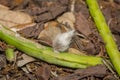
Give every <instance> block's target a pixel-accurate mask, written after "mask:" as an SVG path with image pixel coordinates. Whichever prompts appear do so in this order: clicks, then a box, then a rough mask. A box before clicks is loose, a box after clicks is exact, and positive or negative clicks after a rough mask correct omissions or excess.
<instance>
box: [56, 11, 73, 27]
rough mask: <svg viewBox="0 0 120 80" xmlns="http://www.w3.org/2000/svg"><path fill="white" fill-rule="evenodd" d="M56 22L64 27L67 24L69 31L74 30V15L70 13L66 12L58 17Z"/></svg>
mask: <svg viewBox="0 0 120 80" xmlns="http://www.w3.org/2000/svg"><path fill="white" fill-rule="evenodd" d="M57 21H58V22H59V23H62V24H64V25H66V24H67V25H69V26H70V28H71V29H74V23H75V15H74V14H73V13H72V12H67V13H64V14H63V15H62V16H60V17H59V18H58V19H57Z"/></svg>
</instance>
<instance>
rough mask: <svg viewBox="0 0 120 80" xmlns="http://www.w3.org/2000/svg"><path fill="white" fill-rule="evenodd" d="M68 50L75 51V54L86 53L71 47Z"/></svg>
mask: <svg viewBox="0 0 120 80" xmlns="http://www.w3.org/2000/svg"><path fill="white" fill-rule="evenodd" d="M68 52H70V53H74V54H80V55H86V54H85V53H84V52H83V51H79V50H77V49H75V48H69V49H68Z"/></svg>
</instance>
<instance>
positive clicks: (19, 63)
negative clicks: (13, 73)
mask: <svg viewBox="0 0 120 80" xmlns="http://www.w3.org/2000/svg"><path fill="white" fill-rule="evenodd" d="M22 58H23V59H22V60H19V61H17V66H18V67H21V66H23V65H25V64H27V63H29V62H32V61H35V59H34V58H32V57H30V56H28V55H26V54H22Z"/></svg>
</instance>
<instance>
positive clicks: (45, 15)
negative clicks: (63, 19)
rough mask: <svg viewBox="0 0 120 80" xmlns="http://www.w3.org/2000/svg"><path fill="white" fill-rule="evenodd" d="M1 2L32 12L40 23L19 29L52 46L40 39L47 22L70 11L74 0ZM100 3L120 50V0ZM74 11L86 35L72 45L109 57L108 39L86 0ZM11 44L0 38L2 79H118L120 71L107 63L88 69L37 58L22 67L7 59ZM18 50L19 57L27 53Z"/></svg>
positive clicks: (31, 37) (26, 35) (78, 28)
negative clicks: (106, 41) (87, 41)
mask: <svg viewBox="0 0 120 80" xmlns="http://www.w3.org/2000/svg"><path fill="white" fill-rule="evenodd" d="M0 4H2V5H5V6H7V7H9V8H10V10H14V11H16V10H21V11H23V12H26V13H28V14H29V15H30V16H32V17H33V20H34V22H35V23H36V25H34V26H31V27H27V28H24V29H22V30H20V31H18V33H19V34H21V35H22V36H24V37H25V38H29V39H31V40H35V41H36V42H38V43H41V44H43V45H45V46H51V44H48V43H49V42H48V43H47V42H46V41H41V40H40V39H38V36H39V34H40V33H41V31H42V30H43V29H44V24H45V23H46V22H49V21H55V20H56V19H57V18H58V17H59V16H61V15H62V14H64V13H66V12H68V11H70V6H71V4H70V0H0ZM99 6H100V8H101V10H102V12H103V14H104V16H105V18H106V22H107V23H108V25H109V27H110V29H111V32H112V33H113V36H114V38H115V41H116V43H117V45H118V49H119V50H120V0H113V1H112V0H99ZM74 14H75V17H76V22H75V29H76V30H77V31H78V33H80V34H82V35H84V37H82V40H81V38H78V39H77V40H76V43H74V42H73V43H72V45H71V46H70V47H71V48H75V49H77V50H80V51H84V52H86V55H95V56H102V57H105V58H109V57H108V55H107V54H106V50H105V47H104V42H103V41H102V39H101V37H100V35H99V33H98V31H97V29H96V27H95V23H94V22H93V20H92V19H91V17H90V14H89V10H88V7H87V5H86V3H85V0H77V2H76V4H75V10H74ZM86 39H87V40H89V43H87V45H84V42H85V41H84V40H86ZM81 41H83V42H81ZM79 43H80V44H79ZM76 44H77V45H76ZM80 45H81V46H80ZM7 46H8V45H7V44H6V43H4V42H3V41H1V42H0V80H117V79H118V77H117V74H116V72H115V71H114V70H113V72H112V71H111V70H110V69H109V68H108V67H106V66H105V65H97V66H92V67H89V68H86V69H70V68H66V67H62V66H56V65H52V64H49V63H46V62H44V61H41V60H38V59H36V60H35V61H32V62H29V63H27V64H25V65H24V66H22V67H19V66H17V65H16V64H15V62H9V61H7V59H6V56H5V54H4V53H5V49H6V48H7ZM15 53H17V56H16V61H17V60H19V59H20V56H21V55H22V54H24V53H23V52H21V51H19V50H17V49H16V50H15Z"/></svg>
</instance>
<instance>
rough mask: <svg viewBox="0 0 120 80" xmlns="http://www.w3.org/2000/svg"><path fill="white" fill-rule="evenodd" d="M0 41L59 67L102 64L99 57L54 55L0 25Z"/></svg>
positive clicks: (46, 48) (83, 66)
mask: <svg viewBox="0 0 120 80" xmlns="http://www.w3.org/2000/svg"><path fill="white" fill-rule="evenodd" d="M0 39H1V40H4V41H5V42H6V43H8V44H9V45H12V46H15V47H16V48H17V49H19V50H21V51H23V52H25V53H26V54H28V55H30V56H33V57H35V58H38V59H41V60H43V61H46V62H48V63H52V64H56V65H60V66H65V67H70V68H86V67H89V66H95V65H98V64H103V63H102V58H100V57H93V56H83V55H77V54H72V53H59V54H57V53H54V52H53V50H52V49H51V48H49V47H43V46H41V45H40V44H38V43H35V42H33V41H30V40H28V39H25V38H23V37H21V36H19V35H18V34H16V33H15V32H12V31H11V30H9V29H6V28H5V27H4V26H2V25H0Z"/></svg>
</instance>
